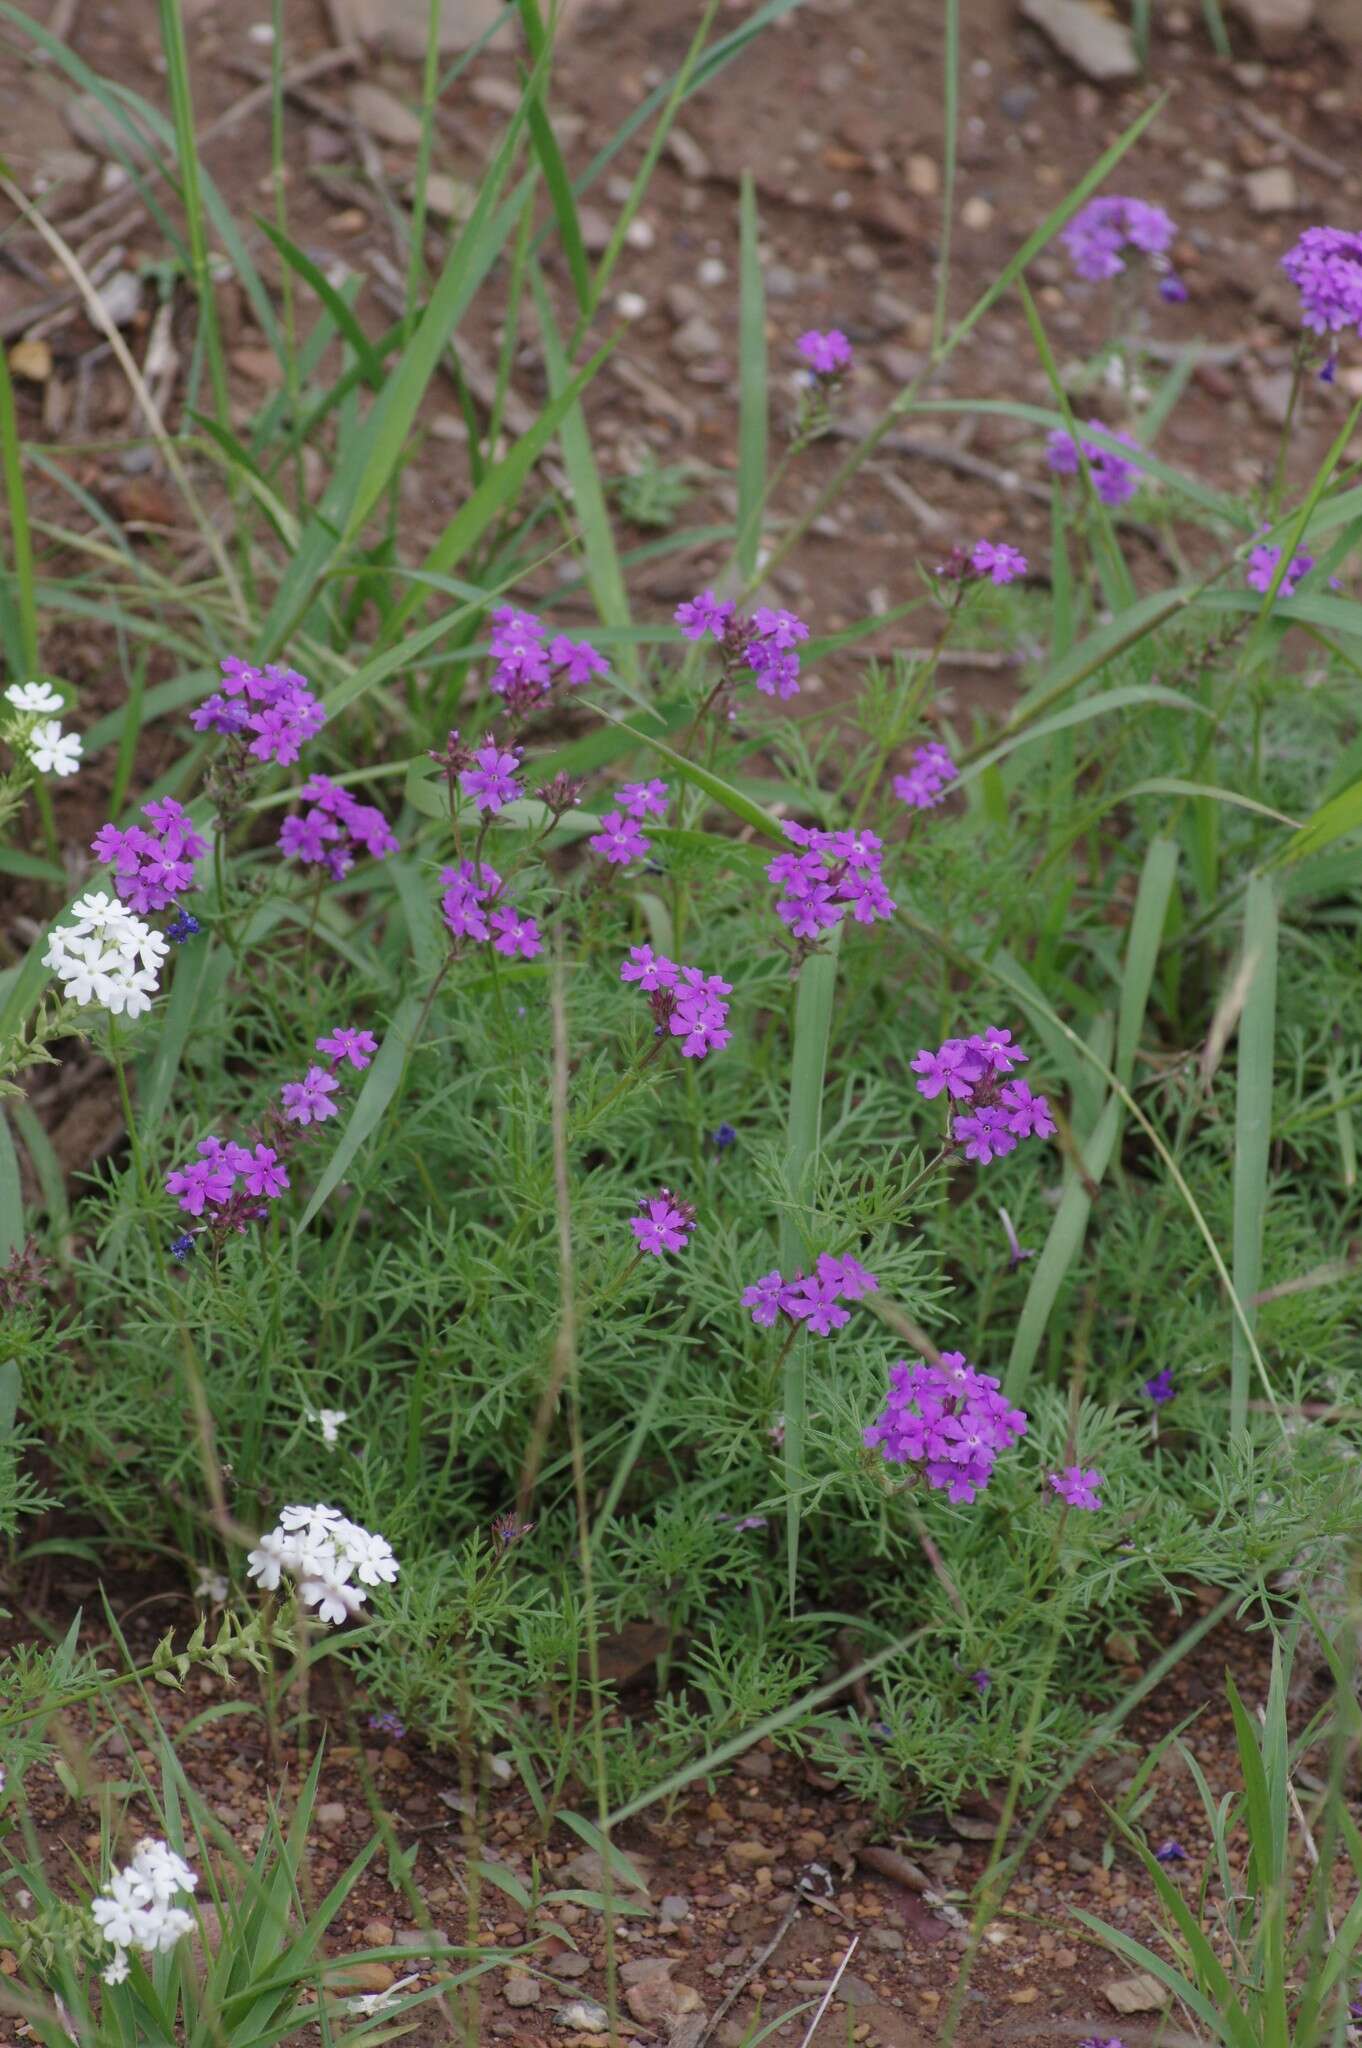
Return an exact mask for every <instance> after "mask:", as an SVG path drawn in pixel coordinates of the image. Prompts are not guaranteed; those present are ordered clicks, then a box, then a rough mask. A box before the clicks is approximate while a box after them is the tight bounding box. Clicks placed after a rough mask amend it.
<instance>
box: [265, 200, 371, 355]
mask: <svg viewBox="0 0 1362 2048" xmlns="http://www.w3.org/2000/svg"><path fill="white" fill-rule="evenodd" d="M255 224H256V226H257V227H258V228H259V229H260V232H261V234H262V235H264V236H265V237H266V239H267V240H268V241H270V242H272V243H273V244H274V247H275V248H276V249H277V250H278V252H279V254H280V256H281V257H282V258H283V260H284V262H285V263H287V265H288V267H289V269H290V270H292V271H294V272H296V274H297V275H298V276H299V277H300V278H301V279H302V280H303V283H304V284H305V285H306V286H307V287H308V289H309V291H311V292H313V293H314V294H315V296H316V297H317V298H318V299H319V300H320V301H321V303H322V305H323V306H324V307H325V308H326V310H327V312H328V313H329V314H330V316H331V320H332V324H333V325H334V326H335V328H336V331H337V332H338V333H340V334H343V335H344V336H345V339H346V340H347V341H348V342H349V344H350V346H351V348H352V349H353V350H354V352H355V358H356V365H357V367H358V370H359V374H360V376H361V377H362V379H363V380H364V382H365V383H366V384H368V385H369V386H370V387H371V388H372V389H373V390H375V391H377V390H378V389H379V387H380V386H381V384H382V382H383V376H384V371H383V361H382V356H381V354H380V350H379V348H376V347H375V346H374V344H373V343H372V342H371V341H370V339H369V337H368V335H367V334H366V333H365V332H364V329H363V328H362V327H361V326H360V324H359V321H358V320H357V319H356V317H355V314H354V311H353V309H352V308H351V307H350V305H349V304H348V303H347V302H346V300H345V299H344V298H342V296H341V294H340V293H339V292H338V291H337V289H336V287H335V286H334V285H333V284H332V282H331V280H330V278H329V277H327V275H326V273H325V271H323V270H322V269H321V267H320V266H319V265H318V264H316V263H314V262H313V260H312V258H311V257H310V256H309V255H308V253H307V251H306V250H305V249H300V248H299V247H298V244H297V243H296V242H293V241H290V239H289V237H288V236H287V235H286V234H285V233H284V232H283V230H282V228H277V227H276V226H275V225H274V222H273V221H270V220H266V218H265V216H264V215H263V214H257V215H256V217H255ZM380 346H381V345H380Z"/></svg>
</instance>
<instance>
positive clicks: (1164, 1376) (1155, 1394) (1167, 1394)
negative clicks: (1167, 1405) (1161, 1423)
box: [1144, 1365, 1177, 1408]
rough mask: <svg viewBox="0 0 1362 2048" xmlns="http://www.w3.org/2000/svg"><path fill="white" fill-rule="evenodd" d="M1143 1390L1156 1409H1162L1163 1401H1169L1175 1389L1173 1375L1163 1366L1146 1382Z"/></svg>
mask: <svg viewBox="0 0 1362 2048" xmlns="http://www.w3.org/2000/svg"><path fill="white" fill-rule="evenodd" d="M1144 1390H1145V1393H1146V1394H1147V1395H1148V1397H1149V1399H1150V1400H1151V1401H1152V1402H1153V1403H1154V1406H1155V1407H1156V1408H1162V1406H1163V1404H1164V1402H1165V1401H1171V1400H1172V1398H1173V1396H1174V1394H1176V1392H1177V1388H1176V1387H1175V1386H1174V1384H1173V1375H1172V1373H1171V1371H1170V1370H1169V1368H1168V1367H1167V1366H1166V1365H1165V1366H1164V1367H1163V1368H1162V1369H1161V1371H1159V1372H1156V1373H1155V1374H1154V1377H1153V1378H1152V1379H1148V1380H1146V1381H1145V1383H1144Z"/></svg>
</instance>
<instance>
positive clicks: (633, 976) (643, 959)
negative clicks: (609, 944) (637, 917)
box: [620, 946, 681, 995]
mask: <svg viewBox="0 0 1362 2048" xmlns="http://www.w3.org/2000/svg"><path fill="white" fill-rule="evenodd" d="M680 971H681V970H680V968H679V967H678V966H677V964H676V962H675V961H674V960H669V959H668V958H667V956H666V954H665V953H654V951H653V949H652V947H651V946H631V947H630V948H629V958H628V959H627V960H625V961H623V962H621V965H620V980H621V981H636V982H637V983H638V985H639V987H640V988H641V989H642V990H643V991H644V993H645V994H647V995H651V994H652V992H653V990H654V989H656V988H675V986H676V977H677V975H678V974H679V973H680Z"/></svg>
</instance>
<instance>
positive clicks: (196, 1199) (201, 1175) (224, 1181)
mask: <svg viewBox="0 0 1362 2048" xmlns="http://www.w3.org/2000/svg"><path fill="white" fill-rule="evenodd" d="M235 1185H236V1175H235V1174H234V1173H233V1172H232V1170H231V1168H230V1167H229V1166H227V1165H225V1164H224V1163H223V1162H222V1161H221V1160H218V1159H212V1158H209V1159H195V1160H191V1162H190V1164H189V1165H188V1166H186V1167H183V1168H177V1169H176V1171H175V1172H174V1173H168V1174H167V1175H166V1193H167V1194H168V1195H175V1196H177V1197H178V1199H179V1204H180V1207H181V1208H182V1209H183V1210H185V1211H186V1212H187V1214H189V1215H190V1216H202V1214H203V1212H204V1208H205V1206H208V1207H211V1208H218V1207H220V1206H221V1204H222V1203H223V1202H226V1201H228V1200H230V1198H231V1193H232V1189H233V1188H234V1187H235Z"/></svg>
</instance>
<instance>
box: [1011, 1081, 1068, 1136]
mask: <svg viewBox="0 0 1362 2048" xmlns="http://www.w3.org/2000/svg"><path fill="white" fill-rule="evenodd" d="M998 1099H999V1101H1000V1102H1001V1104H1002V1106H1003V1109H1004V1110H1005V1111H1006V1113H1007V1128H1008V1130H1009V1131H1011V1132H1012V1134H1013V1135H1014V1137H1018V1138H1053V1136H1054V1135H1055V1120H1054V1118H1053V1117H1052V1116H1051V1114H1050V1105H1049V1103H1048V1102H1047V1101H1046V1100H1045V1097H1044V1096H1043V1095H1033V1094H1032V1093H1031V1090H1030V1089H1029V1088H1028V1087H1027V1085H1026V1083H1025V1081H1007V1082H1004V1084H1003V1086H1002V1088H1001V1089H1000V1090H999V1091H998Z"/></svg>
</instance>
